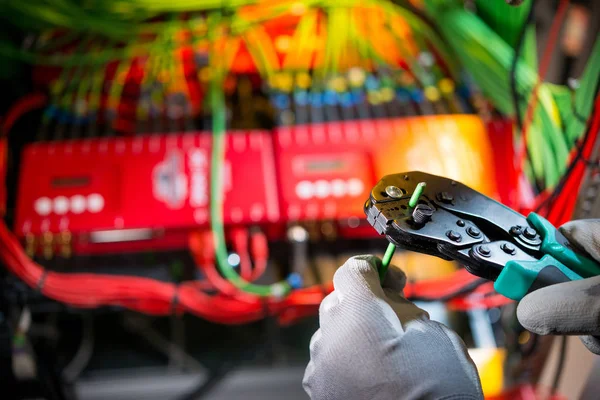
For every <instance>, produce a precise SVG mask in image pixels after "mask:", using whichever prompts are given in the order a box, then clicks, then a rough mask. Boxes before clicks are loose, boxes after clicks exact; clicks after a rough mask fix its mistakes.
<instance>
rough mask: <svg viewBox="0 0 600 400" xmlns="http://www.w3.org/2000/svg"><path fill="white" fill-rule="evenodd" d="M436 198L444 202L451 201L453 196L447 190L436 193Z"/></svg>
mask: <svg viewBox="0 0 600 400" xmlns="http://www.w3.org/2000/svg"><path fill="white" fill-rule="evenodd" d="M438 199H439V200H440V201H442V202H444V203H452V201H453V200H454V196H452V195H451V194H450V193H448V192H440V193H438Z"/></svg>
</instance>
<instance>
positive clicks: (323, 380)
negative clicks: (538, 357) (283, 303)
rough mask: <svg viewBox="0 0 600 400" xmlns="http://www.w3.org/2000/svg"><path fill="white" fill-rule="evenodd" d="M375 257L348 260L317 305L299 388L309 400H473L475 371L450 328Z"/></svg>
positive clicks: (476, 387)
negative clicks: (382, 271) (381, 272)
mask: <svg viewBox="0 0 600 400" xmlns="http://www.w3.org/2000/svg"><path fill="white" fill-rule="evenodd" d="M378 262H379V261H378V259H377V258H375V257H373V256H359V257H353V258H351V259H350V260H348V261H347V262H346V263H345V264H344V265H343V266H342V267H341V268H340V269H339V270H338V271H337V272H336V274H335V276H334V277H333V285H334V288H335V290H334V291H333V292H332V293H331V294H330V295H329V296H327V297H326V298H325V299H324V300H323V302H322V303H321V307H320V310H319V321H320V329H319V330H317V332H316V333H315V334H314V336H313V337H312V340H311V343H310V357H311V361H310V363H309V364H308V366H307V368H306V372H305V374H304V381H303V385H304V389H305V390H306V392H307V393H308V394H309V396H310V397H311V399H313V400H338V399H339V400H353V399H356V400H364V399H369V400H371V399H373V400H376V399H381V400H390V399H394V400H395V399H480V398H483V394H482V391H481V384H480V382H479V376H478V374H477V370H476V368H475V365H474V364H473V361H472V360H471V359H470V357H469V355H468V354H467V349H466V348H465V344H464V343H463V341H462V340H461V339H460V338H459V337H458V335H457V334H456V333H454V332H453V331H451V330H450V329H448V328H447V327H446V326H444V325H443V324H441V323H438V322H434V321H431V320H430V319H429V316H428V314H427V313H426V312H425V311H423V310H421V309H420V308H418V307H417V306H415V305H414V304H413V303H411V302H410V301H408V300H406V299H405V298H404V297H403V295H402V290H403V288H404V284H405V283H406V277H405V276H404V274H403V273H402V271H400V270H398V269H396V268H390V270H389V271H388V274H387V277H386V279H385V282H384V285H383V288H382V285H381V284H380V282H379V277H378V274H377V264H378Z"/></svg>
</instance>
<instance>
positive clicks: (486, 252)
mask: <svg viewBox="0 0 600 400" xmlns="http://www.w3.org/2000/svg"><path fill="white" fill-rule="evenodd" d="M477 252H478V253H479V254H481V255H482V256H484V257H489V256H490V254H492V251H491V250H490V248H489V247H487V246H486V245H482V246H479V247H478V248H477Z"/></svg>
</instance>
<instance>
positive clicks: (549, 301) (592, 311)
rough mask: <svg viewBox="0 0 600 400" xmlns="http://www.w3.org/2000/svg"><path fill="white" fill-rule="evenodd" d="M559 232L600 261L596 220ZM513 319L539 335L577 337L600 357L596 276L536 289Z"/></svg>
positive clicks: (599, 284) (599, 289)
mask: <svg viewBox="0 0 600 400" xmlns="http://www.w3.org/2000/svg"><path fill="white" fill-rule="evenodd" d="M560 230H561V232H562V233H563V235H565V237H566V238H567V239H569V242H571V244H573V245H574V246H576V247H579V248H580V249H581V250H582V251H584V252H586V253H588V254H589V255H590V256H591V257H592V258H594V259H596V260H597V261H598V262H600V219H590V220H580V221H571V222H568V223H566V224H565V225H563V226H562V227H561V228H560ZM517 317H518V318H519V322H521V324H522V325H523V326H524V327H525V328H526V329H528V330H530V331H531V332H534V333H537V334H539V335H547V334H558V335H580V336H581V341H582V342H583V343H584V344H585V345H586V347H587V348H588V349H589V350H590V351H591V352H593V353H595V354H600V276H596V277H593V278H588V279H583V280H579V281H572V282H566V283H560V284H557V285H552V286H548V287H545V288H542V289H539V290H536V291H535V292H532V293H530V294H528V295H527V296H525V297H524V298H523V300H521V302H520V303H519V306H518V308H517Z"/></svg>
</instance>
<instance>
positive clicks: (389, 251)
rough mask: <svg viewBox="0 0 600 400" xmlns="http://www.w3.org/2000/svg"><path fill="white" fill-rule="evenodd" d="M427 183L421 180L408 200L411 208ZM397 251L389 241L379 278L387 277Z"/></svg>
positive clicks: (417, 200)
mask: <svg viewBox="0 0 600 400" xmlns="http://www.w3.org/2000/svg"><path fill="white" fill-rule="evenodd" d="M425 186H427V184H426V183H425V182H419V184H418V185H417V187H416V188H415V191H414V192H413V194H412V196H410V200H408V206H409V207H410V208H415V206H416V205H417V203H418V202H419V197H421V195H422V194H423V190H424V189H425ZM395 251H396V245H394V244H393V243H389V244H388V247H387V249H385V254H384V255H383V258H382V259H381V268H379V279H380V280H381V282H383V279H384V278H385V274H386V273H387V270H388V269H389V267H390V263H391V262H392V257H393V256H394V252H395Z"/></svg>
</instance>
